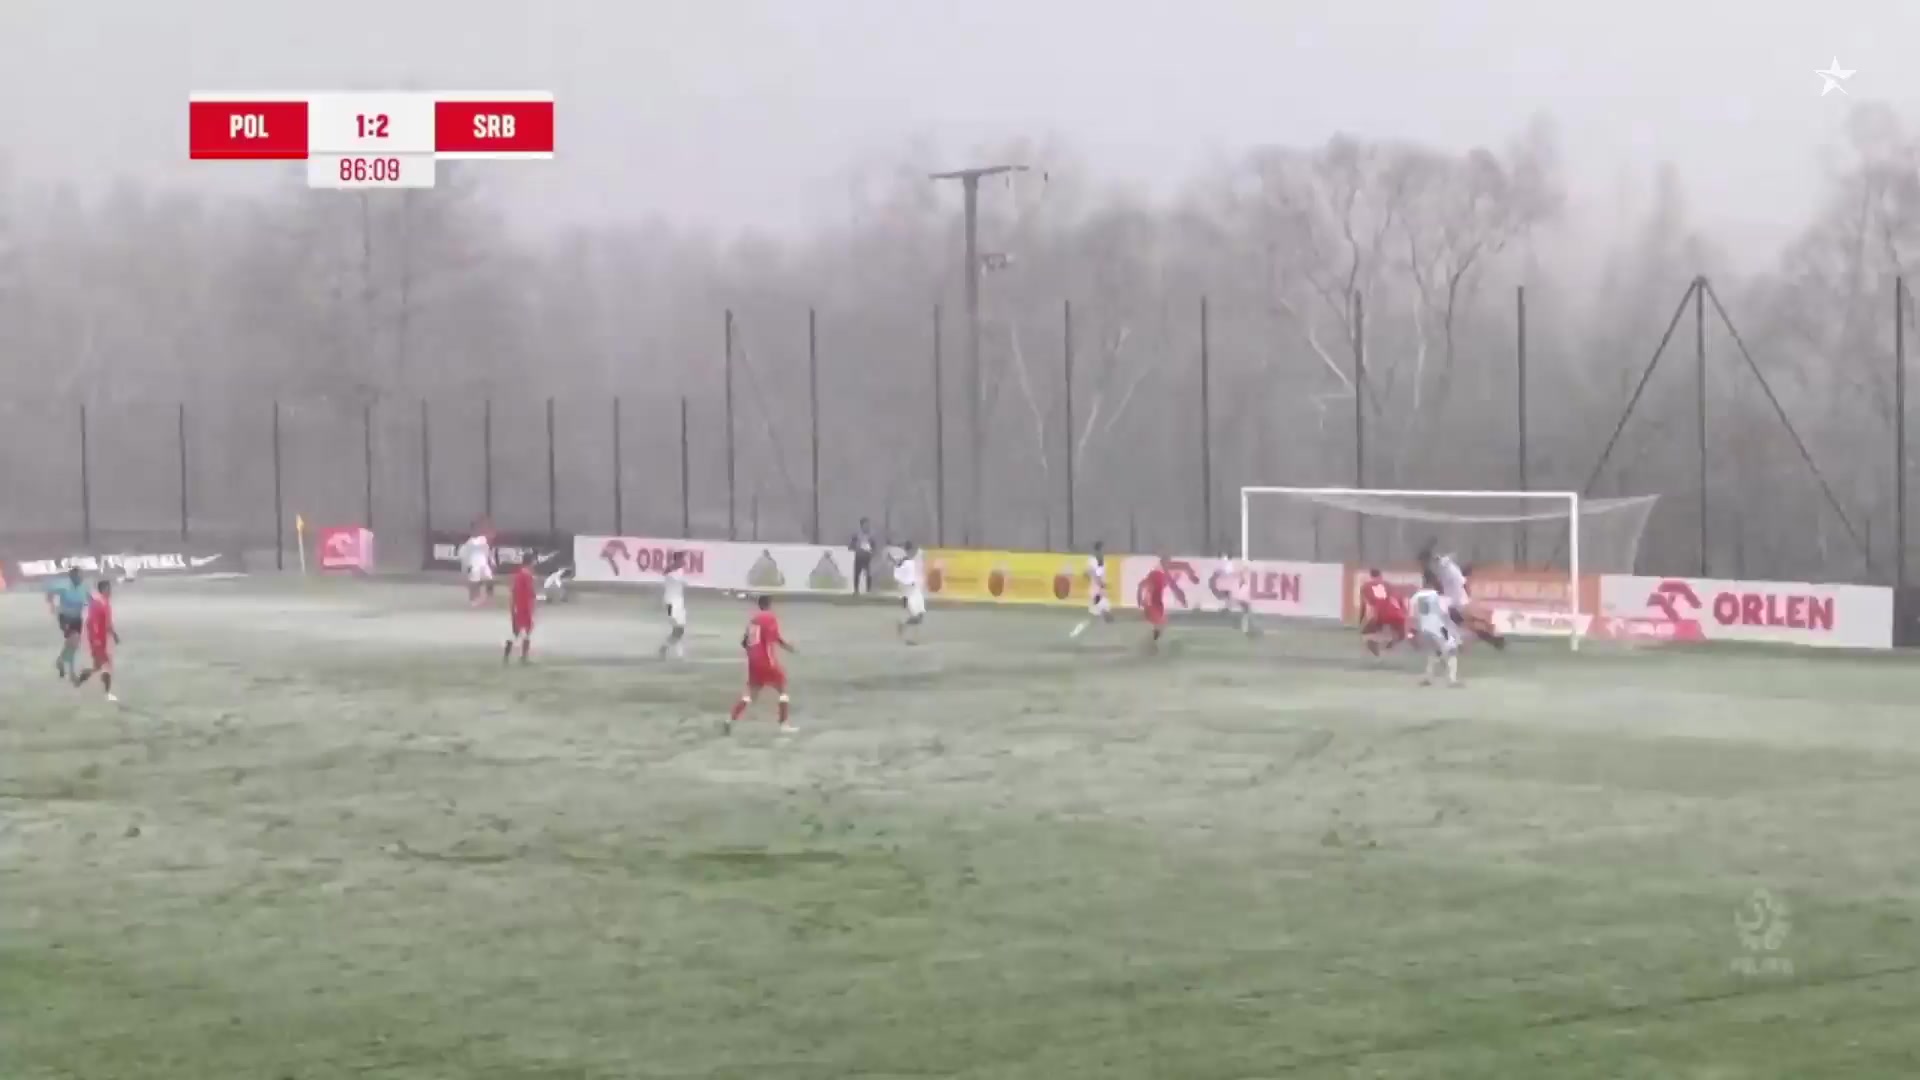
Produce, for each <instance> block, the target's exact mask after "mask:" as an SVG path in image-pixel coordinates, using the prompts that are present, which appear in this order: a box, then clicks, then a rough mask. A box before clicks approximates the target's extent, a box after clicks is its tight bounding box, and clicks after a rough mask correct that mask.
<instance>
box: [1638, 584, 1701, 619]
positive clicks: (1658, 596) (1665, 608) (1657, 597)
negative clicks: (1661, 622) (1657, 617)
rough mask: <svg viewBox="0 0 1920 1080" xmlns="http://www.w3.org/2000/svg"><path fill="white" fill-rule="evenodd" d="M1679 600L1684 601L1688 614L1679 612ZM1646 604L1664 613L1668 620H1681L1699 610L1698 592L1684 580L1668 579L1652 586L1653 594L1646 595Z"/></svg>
mask: <svg viewBox="0 0 1920 1080" xmlns="http://www.w3.org/2000/svg"><path fill="white" fill-rule="evenodd" d="M1679 601H1685V602H1686V605H1687V611H1688V614H1686V615H1682V614H1680V608H1679V603H1678V602H1679ZM1647 606H1648V607H1650V608H1654V609H1655V610H1657V611H1659V612H1660V614H1662V615H1665V616H1666V617H1667V621H1669V622H1681V621H1682V620H1685V619H1688V618H1691V617H1692V614H1691V613H1692V612H1695V611H1699V610H1700V594H1699V593H1697V592H1694V591H1693V586H1691V585H1689V584H1687V583H1686V582H1684V581H1674V580H1671V579H1669V580H1666V581H1663V582H1661V583H1660V584H1658V585H1656V586H1654V588H1653V595H1652V596H1649V597H1647Z"/></svg>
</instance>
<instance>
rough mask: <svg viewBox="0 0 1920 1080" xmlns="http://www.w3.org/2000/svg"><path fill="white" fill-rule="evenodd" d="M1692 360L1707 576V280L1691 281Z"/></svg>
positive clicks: (1702, 564) (1702, 549) (1702, 554)
mask: <svg viewBox="0 0 1920 1080" xmlns="http://www.w3.org/2000/svg"><path fill="white" fill-rule="evenodd" d="M1694 280H1695V282H1696V284H1697V286H1698V287H1697V288H1695V289H1694V293H1693V358H1694V382H1695V389H1696V390H1697V391H1698V398H1697V400H1696V402H1695V404H1696V405H1698V407H1699V425H1698V426H1699V433H1698V434H1699V438H1700V450H1699V452H1700V576H1701V577H1707V576H1708V573H1707V564H1708V561H1709V559H1708V555H1707V279H1706V277H1705V276H1704V275H1702V276H1700V277H1698V278H1695V279H1694Z"/></svg>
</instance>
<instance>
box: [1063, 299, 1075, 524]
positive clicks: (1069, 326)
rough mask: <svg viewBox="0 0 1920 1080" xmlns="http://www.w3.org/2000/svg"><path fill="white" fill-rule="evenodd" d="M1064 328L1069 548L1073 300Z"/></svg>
mask: <svg viewBox="0 0 1920 1080" xmlns="http://www.w3.org/2000/svg"><path fill="white" fill-rule="evenodd" d="M1063 308H1064V314H1063V317H1062V323H1063V326H1062V330H1063V333H1064V335H1065V337H1066V341H1065V343H1064V344H1063V345H1062V347H1061V353H1062V354H1063V356H1064V357H1065V361H1066V369H1067V371H1066V390H1067V550H1068V551H1072V550H1073V549H1074V545H1073V496H1074V489H1073V301H1071V300H1068V301H1065V302H1064V304H1063Z"/></svg>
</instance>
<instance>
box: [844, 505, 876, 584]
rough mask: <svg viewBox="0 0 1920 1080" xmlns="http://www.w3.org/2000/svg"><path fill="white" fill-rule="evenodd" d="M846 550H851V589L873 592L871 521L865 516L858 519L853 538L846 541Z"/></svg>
mask: <svg viewBox="0 0 1920 1080" xmlns="http://www.w3.org/2000/svg"><path fill="white" fill-rule="evenodd" d="M847 550H848V551H851V552H853V591H854V592H855V593H856V594H857V593H859V592H861V591H862V586H865V591H866V592H868V593H872V592H873V523H872V522H871V521H868V520H867V519H866V518H861V519H860V528H859V529H857V530H855V531H854V534H853V539H852V540H850V541H848V542H847Z"/></svg>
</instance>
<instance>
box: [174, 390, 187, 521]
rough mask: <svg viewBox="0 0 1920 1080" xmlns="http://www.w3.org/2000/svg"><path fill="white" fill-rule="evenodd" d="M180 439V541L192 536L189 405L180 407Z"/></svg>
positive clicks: (177, 442) (178, 442) (178, 444)
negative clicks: (189, 503) (190, 526)
mask: <svg viewBox="0 0 1920 1080" xmlns="http://www.w3.org/2000/svg"><path fill="white" fill-rule="evenodd" d="M179 420H180V427H179V437H178V439H177V440H176V442H175V445H176V446H177V447H178V448H179V450H180V539H181V540H185V539H187V537H188V536H189V535H190V533H189V530H188V528H187V403H186V402H184V401H183V402H181V403H180V406H179Z"/></svg>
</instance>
